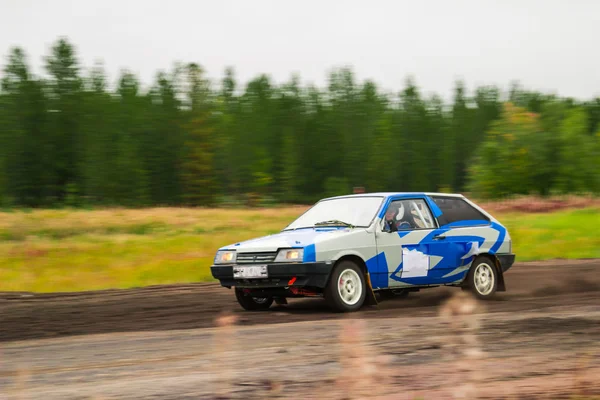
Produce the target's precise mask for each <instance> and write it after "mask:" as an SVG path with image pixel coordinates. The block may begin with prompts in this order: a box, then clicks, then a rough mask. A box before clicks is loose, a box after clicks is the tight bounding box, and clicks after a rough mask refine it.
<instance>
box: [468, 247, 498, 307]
mask: <svg viewBox="0 0 600 400" xmlns="http://www.w3.org/2000/svg"><path fill="white" fill-rule="evenodd" d="M468 283H469V288H470V289H471V291H472V292H473V294H475V296H477V297H478V298H480V299H488V298H490V297H492V296H493V295H494V294H495V293H496V289H497V288H498V270H497V269H496V265H495V263H494V261H493V260H492V259H491V258H489V257H478V258H477V259H476V260H475V261H474V262H473V265H472V266H471V269H470V270H469V276H468Z"/></svg>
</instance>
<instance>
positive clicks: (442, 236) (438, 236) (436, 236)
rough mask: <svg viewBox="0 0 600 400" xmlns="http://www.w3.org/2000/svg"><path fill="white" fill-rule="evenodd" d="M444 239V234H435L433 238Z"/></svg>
mask: <svg viewBox="0 0 600 400" xmlns="http://www.w3.org/2000/svg"><path fill="white" fill-rule="evenodd" d="M444 239H446V236H444V235H435V236H434V237H433V240H444Z"/></svg>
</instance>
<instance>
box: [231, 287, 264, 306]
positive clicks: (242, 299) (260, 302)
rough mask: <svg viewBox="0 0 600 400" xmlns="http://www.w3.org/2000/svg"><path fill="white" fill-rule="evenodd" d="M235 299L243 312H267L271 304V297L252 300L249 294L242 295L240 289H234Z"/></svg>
mask: <svg viewBox="0 0 600 400" xmlns="http://www.w3.org/2000/svg"><path fill="white" fill-rule="evenodd" d="M235 298H236V299H237V301H238V303H240V306H242V308H243V309H244V310H247V311H264V310H268V309H269V307H271V304H273V299H272V298H271V297H263V298H260V299H259V298H254V297H252V296H251V295H249V294H246V293H244V291H243V290H242V289H238V288H235Z"/></svg>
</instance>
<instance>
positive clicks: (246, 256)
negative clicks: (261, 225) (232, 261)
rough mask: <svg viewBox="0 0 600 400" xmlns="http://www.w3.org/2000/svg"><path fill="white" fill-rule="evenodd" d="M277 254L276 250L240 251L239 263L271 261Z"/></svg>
mask: <svg viewBox="0 0 600 400" xmlns="http://www.w3.org/2000/svg"><path fill="white" fill-rule="evenodd" d="M275 256H277V252H276V251H270V252H263V253H239V254H238V255H237V263H238V264H264V263H270V262H273V260H275Z"/></svg>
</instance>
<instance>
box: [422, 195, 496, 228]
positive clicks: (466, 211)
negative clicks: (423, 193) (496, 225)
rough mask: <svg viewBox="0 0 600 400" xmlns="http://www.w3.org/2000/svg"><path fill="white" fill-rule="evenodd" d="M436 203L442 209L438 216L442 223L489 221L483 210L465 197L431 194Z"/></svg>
mask: <svg viewBox="0 0 600 400" xmlns="http://www.w3.org/2000/svg"><path fill="white" fill-rule="evenodd" d="M431 198H432V199H433V201H434V202H435V204H437V206H438V207H439V208H440V210H441V211H442V215H441V216H440V217H438V221H439V223H440V226H441V225H446V224H451V223H453V222H459V221H482V220H483V221H489V220H490V219H489V218H488V217H486V216H485V215H484V214H483V213H482V212H480V211H479V210H477V209H476V208H474V207H473V206H471V205H470V204H469V203H467V202H466V201H465V200H464V199H461V198H459V197H434V196H431Z"/></svg>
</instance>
